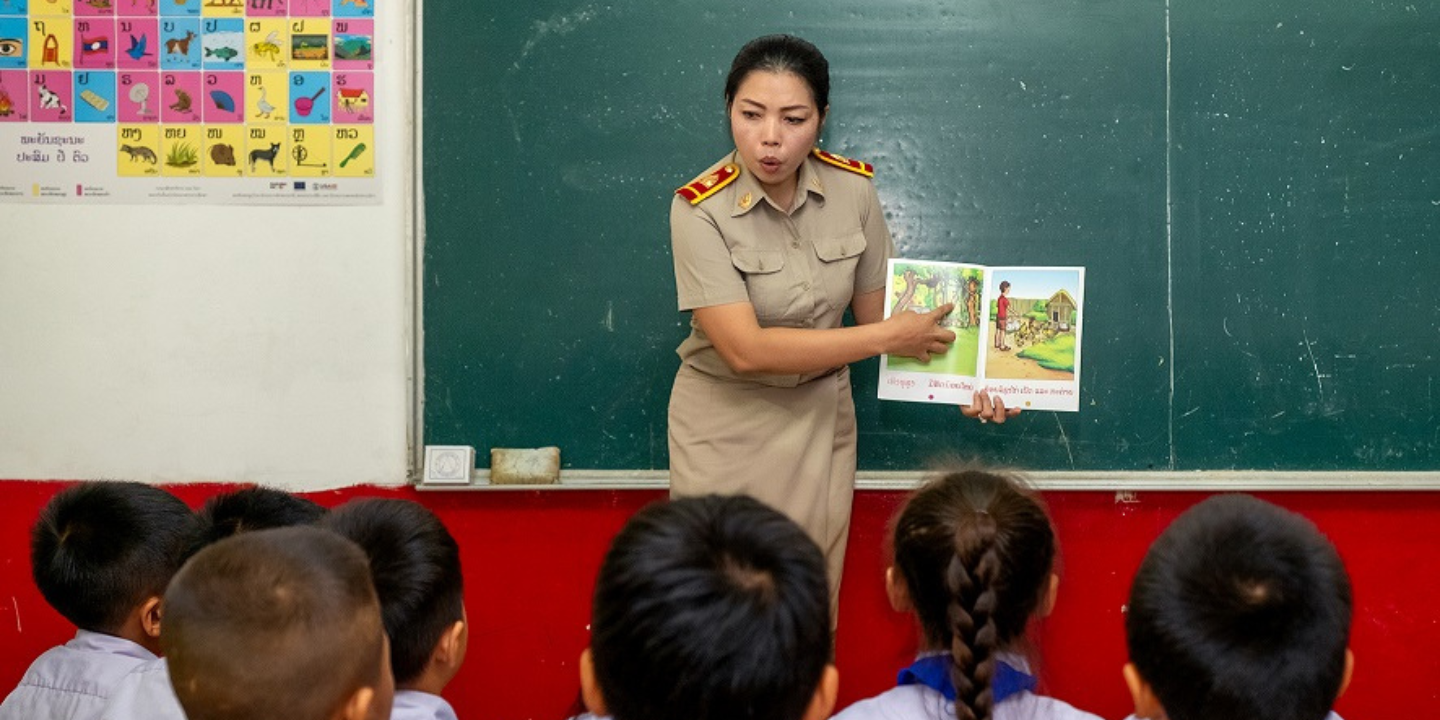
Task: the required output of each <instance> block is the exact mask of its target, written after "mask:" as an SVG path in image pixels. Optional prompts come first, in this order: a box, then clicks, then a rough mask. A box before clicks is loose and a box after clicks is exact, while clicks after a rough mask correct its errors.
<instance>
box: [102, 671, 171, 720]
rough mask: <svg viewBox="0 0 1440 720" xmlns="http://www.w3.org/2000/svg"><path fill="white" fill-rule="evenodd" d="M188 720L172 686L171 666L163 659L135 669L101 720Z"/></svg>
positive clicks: (121, 685) (129, 674) (111, 700)
mask: <svg viewBox="0 0 1440 720" xmlns="http://www.w3.org/2000/svg"><path fill="white" fill-rule="evenodd" d="M141 718H143V719H144V720H185V711H184V710H183V709H181V707H180V700H179V699H178V698H176V697H175V690H174V689H173V688H172V687H171V686H170V666H169V665H167V664H166V662H165V660H164V658H160V659H157V660H148V661H145V662H143V663H140V664H139V665H137V666H135V668H134V669H133V670H131V671H130V672H129V673H128V674H126V675H125V677H123V678H121V679H120V682H119V683H117V684H116V685H115V691H114V692H113V693H111V695H110V699H109V700H108V701H107V702H106V703H105V711H104V712H103V713H101V715H100V720H132V719H134V720H140V719H141Z"/></svg>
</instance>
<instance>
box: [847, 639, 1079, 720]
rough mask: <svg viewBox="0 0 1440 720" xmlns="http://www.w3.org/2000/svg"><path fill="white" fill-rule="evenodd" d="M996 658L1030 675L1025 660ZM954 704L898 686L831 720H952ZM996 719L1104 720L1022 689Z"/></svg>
mask: <svg viewBox="0 0 1440 720" xmlns="http://www.w3.org/2000/svg"><path fill="white" fill-rule="evenodd" d="M997 657H998V659H1000V660H1003V661H1005V663H1006V664H1008V665H1009V666H1010V667H1013V668H1015V669H1016V670H1019V671H1021V672H1029V671H1030V668H1029V665H1028V664H1027V663H1026V662H1025V659H1024V658H1022V657H1020V656H1018V655H1014V654H1011V653H1000V654H998V656H997ZM954 717H955V703H953V702H951V701H949V700H946V699H945V696H944V695H941V694H940V691H939V690H935V689H933V688H929V687H926V686H924V685H901V686H899V687H895V688H891V689H889V690H886V691H885V692H883V693H880V694H879V695H876V696H875V697H872V698H870V699H868V700H861V701H859V702H857V703H855V704H853V705H851V706H850V707H847V708H845V709H844V710H842V711H841V712H840V713H839V714H837V715H835V716H834V717H833V718H832V720H954ZM994 718H995V720H1103V718H1101V717H1100V716H1099V715H1092V714H1090V713H1087V712H1085V711H1084V710H1077V709H1075V708H1074V707H1073V706H1071V705H1069V704H1068V703H1065V702H1061V701H1059V700H1056V699H1055V698H1051V697H1045V696H1044V695H1036V694H1035V693H1032V692H1030V691H1029V690H1021V691H1020V692H1017V693H1015V694H1014V695H1011V696H1010V697H1007V698H1005V699H1004V700H1001V701H1000V703H999V704H998V705H996V706H995V715H994Z"/></svg>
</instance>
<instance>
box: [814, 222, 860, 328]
mask: <svg viewBox="0 0 1440 720" xmlns="http://www.w3.org/2000/svg"><path fill="white" fill-rule="evenodd" d="M814 246H815V257H817V258H819V259H820V285H821V287H823V288H825V299H826V300H827V301H828V302H829V303H830V305H831V307H833V308H836V309H839V308H844V307H846V306H848V305H849V304H850V301H851V300H852V299H853V296H854V295H855V268H856V267H857V266H858V265H859V264H860V255H861V254H862V253H864V252H865V247H866V241H865V234H864V233H863V232H861V231H860V230H859V229H858V228H857V229H855V230H853V231H851V232H846V233H839V234H837V235H832V236H829V237H825V238H816V239H815V241H814Z"/></svg>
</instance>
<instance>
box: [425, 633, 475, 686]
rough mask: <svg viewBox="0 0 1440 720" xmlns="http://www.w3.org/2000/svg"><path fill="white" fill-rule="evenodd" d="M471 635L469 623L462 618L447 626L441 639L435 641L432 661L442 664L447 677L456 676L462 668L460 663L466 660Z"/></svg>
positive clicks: (431, 656)
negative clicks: (466, 649) (466, 650)
mask: <svg viewBox="0 0 1440 720" xmlns="http://www.w3.org/2000/svg"><path fill="white" fill-rule="evenodd" d="M469 636H470V626H469V623H467V622H465V620H464V619H463V618H462V619H460V620H456V621H455V622H454V623H453V624H452V625H450V627H448V628H446V629H445V632H443V633H441V634H440V639H439V640H436V641H435V649H434V650H432V651H431V652H430V662H432V663H434V664H436V665H438V666H440V668H441V669H442V670H444V671H445V677H446V678H447V679H449V678H452V677H454V676H455V673H456V672H458V671H459V670H460V664H461V663H463V662H465V648H466V646H468V645H469Z"/></svg>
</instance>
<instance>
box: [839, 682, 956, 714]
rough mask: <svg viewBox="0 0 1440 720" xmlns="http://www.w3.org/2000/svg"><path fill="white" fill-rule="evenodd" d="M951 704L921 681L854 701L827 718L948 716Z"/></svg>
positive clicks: (953, 710)
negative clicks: (920, 683) (919, 683)
mask: <svg viewBox="0 0 1440 720" xmlns="http://www.w3.org/2000/svg"><path fill="white" fill-rule="evenodd" d="M953 717H955V706H954V705H952V704H951V703H950V702H949V701H947V700H946V699H945V698H944V696H942V695H941V694H940V693H938V692H936V691H934V690H932V689H930V688H928V687H925V686H923V685H901V686H900V687H895V688H890V689H889V690H886V691H885V692H883V693H880V694H879V695H876V696H875V697H872V698H867V699H865V700H860V701H857V702H856V703H854V704H852V705H850V706H849V707H847V708H845V709H844V710H842V711H840V712H839V713H837V714H836V715H835V716H834V717H833V718H831V720H948V719H949V718H953Z"/></svg>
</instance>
